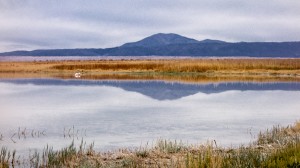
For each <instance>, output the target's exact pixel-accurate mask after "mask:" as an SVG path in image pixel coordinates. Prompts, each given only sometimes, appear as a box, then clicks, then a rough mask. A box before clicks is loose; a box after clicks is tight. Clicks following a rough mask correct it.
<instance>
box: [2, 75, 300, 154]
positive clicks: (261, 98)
mask: <svg viewBox="0 0 300 168" xmlns="http://www.w3.org/2000/svg"><path fill="white" fill-rule="evenodd" d="M0 88H1V90H0V105H1V118H0V133H2V134H4V135H5V136H6V139H5V140H4V141H3V142H0V144H1V145H5V146H9V147H10V148H18V149H20V150H22V149H23V150H25V149H27V148H43V147H44V146H45V145H46V144H49V145H55V147H58V148H59V147H61V146H64V145H66V144H68V143H70V139H69V138H68V135H69V134H70V133H72V129H73V126H74V130H73V132H75V133H76V138H78V140H81V138H84V139H85V140H86V141H87V142H92V141H95V145H96V147H97V148H99V149H112V148H117V147H126V146H139V145H140V144H141V142H142V143H146V142H149V141H150V142H152V141H155V140H157V139H158V138H164V139H177V140H178V139H180V140H183V141H184V142H187V141H188V142H190V143H194V142H205V141H206V140H208V139H210V140H212V139H215V140H217V142H218V143H219V144H223V145H232V144H233V145H236V144H240V143H247V142H249V141H250V140H251V139H253V138H255V137H254V135H256V134H257V133H258V131H260V130H264V129H266V128H270V127H272V126H273V125H276V124H282V125H286V124H292V123H293V122H295V121H296V120H297V119H299V118H300V113H299V110H298V109H300V103H299V100H300V83H293V82H280V83H217V84H216V83H215V84H214V83H211V84H182V83H168V82H163V81H89V80H58V79H11V80H1V81H0ZM19 127H21V129H25V128H26V129H27V130H30V131H32V130H34V131H45V134H46V135H45V136H41V137H39V138H32V137H30V136H29V137H27V139H25V138H23V139H22V138H21V139H20V140H19V139H16V141H17V142H16V143H14V142H12V141H11V140H9V137H11V136H12V135H13V134H14V133H15V132H17V131H18V128H19ZM30 131H28V132H30ZM252 135H253V136H252ZM65 136H67V137H65Z"/></svg>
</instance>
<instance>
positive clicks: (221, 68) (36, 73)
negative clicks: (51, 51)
mask: <svg viewBox="0 0 300 168" xmlns="http://www.w3.org/2000/svg"><path fill="white" fill-rule="evenodd" d="M75 73H80V74H81V75H80V77H81V78H88V79H92V78H94V79H97V78H100V79H101V78H103V76H110V77H112V76H115V77H116V79H118V78H123V79H124V78H125V76H127V77H128V78H129V79H130V78H141V79H143V78H145V76H148V77H147V78H151V79H154V78H157V79H161V78H163V77H165V78H167V79H168V78H170V77H171V76H172V77H173V78H174V77H175V76H176V77H177V78H188V77H189V78H191V77H192V78H200V77H202V78H216V77H220V78H235V79H238V78H241V79H243V78H252V79H254V78H260V79H264V78H266V79H270V78H285V79H287V78H290V80H297V81H298V78H300V59H274V58H272V59H252V58H249V59H248V58H247V59H231V58H226V59H192V58H191V59H186V58H183V59H141V60H64V61H53V60H52V61H49V60H46V61H25V62H23V61H9V62H1V61H0V78H7V77H9V76H12V77H14V76H16V77H22V76H25V77H33V78H35V77H54V78H74V74H75Z"/></svg>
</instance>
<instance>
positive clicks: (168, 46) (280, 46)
mask: <svg viewBox="0 0 300 168" xmlns="http://www.w3.org/2000/svg"><path fill="white" fill-rule="evenodd" d="M0 56H195V57H198V56H199V57H203V56H219V57H222V56H248V57H294V58H299V57H300V42H238V43H229V42H225V41H220V40H211V39H206V40H202V41H198V40H195V39H191V38H187V37H184V36H181V35H177V34H172V33H170V34H163V33H158V34H154V35H152V36H149V37H146V38H144V39H142V40H140V41H137V42H131V43H125V44H124V45H122V46H120V47H114V48H105V49H101V48H99V49H95V48H91V49H50V50H33V51H13V52H5V53H0Z"/></svg>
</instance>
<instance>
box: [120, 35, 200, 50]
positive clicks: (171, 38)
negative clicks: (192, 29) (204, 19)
mask: <svg viewBox="0 0 300 168" xmlns="http://www.w3.org/2000/svg"><path fill="white" fill-rule="evenodd" d="M198 42H199V41H197V40H195V39H191V38H187V37H183V36H180V35H178V34H173V33H169V34H163V33H158V34H154V35H152V36H149V37H146V38H144V39H142V40H140V41H137V42H133V43H126V44H124V45H122V46H121V47H159V46H165V45H170V44H191V43H198Z"/></svg>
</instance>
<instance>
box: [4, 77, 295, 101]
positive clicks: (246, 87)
mask: <svg viewBox="0 0 300 168" xmlns="http://www.w3.org/2000/svg"><path fill="white" fill-rule="evenodd" d="M0 82H5V83H14V84H33V85H62V86H111V87H117V88H122V89H124V90H126V91H131V92H137V93H140V94H143V95H145V96H148V97H151V98H153V99H156V100H176V99H180V98H182V97H186V96H189V95H194V94H196V93H199V92H201V93H205V94H212V93H221V92H225V91H230V90H239V91H267V90H272V91H274V90H284V91H299V90H300V83H299V82H264V83H261V82H220V83H205V84H203V83H201V84H196V83H193V84H187V83H179V82H165V81H156V80H155V81H143V80H132V81H119V80H73V79H69V80H63V79H1V80H0Z"/></svg>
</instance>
